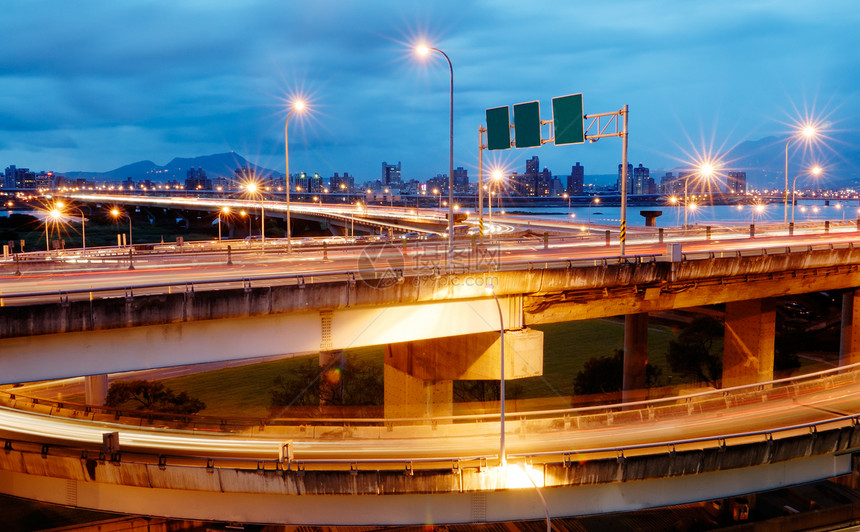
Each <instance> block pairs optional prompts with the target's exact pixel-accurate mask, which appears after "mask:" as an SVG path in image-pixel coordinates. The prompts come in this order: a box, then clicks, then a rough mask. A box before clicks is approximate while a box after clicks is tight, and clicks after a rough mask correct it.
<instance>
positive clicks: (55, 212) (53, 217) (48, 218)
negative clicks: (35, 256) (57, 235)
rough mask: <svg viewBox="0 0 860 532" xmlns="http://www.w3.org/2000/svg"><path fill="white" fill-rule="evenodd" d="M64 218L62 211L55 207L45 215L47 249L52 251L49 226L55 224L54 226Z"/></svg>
mask: <svg viewBox="0 0 860 532" xmlns="http://www.w3.org/2000/svg"><path fill="white" fill-rule="evenodd" d="M62 217H63V213H62V211H60V209H59V208H58V207H57V206H56V205H55V206H54V208H53V209H51V210H50V211H48V212H47V213H46V214H45V249H46V251H48V252H50V251H51V237H50V236H49V235H48V225H49V224H50V223H51V222H54V225H56V224H57V222H58V221H59V220H60V218H62Z"/></svg>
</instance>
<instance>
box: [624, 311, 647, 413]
mask: <svg viewBox="0 0 860 532" xmlns="http://www.w3.org/2000/svg"><path fill="white" fill-rule="evenodd" d="M647 366H648V314H647V313H644V312H643V313H640V314H628V315H626V316H625V317H624V378H623V381H622V390H623V391H622V395H621V397H622V400H623V401H638V400H642V399H645V397H646V396H647V386H648V378H647Z"/></svg>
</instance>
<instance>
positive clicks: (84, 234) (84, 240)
mask: <svg viewBox="0 0 860 532" xmlns="http://www.w3.org/2000/svg"><path fill="white" fill-rule="evenodd" d="M57 207H58V208H60V209H64V208H66V207H70V208H72V209H75V210H76V211H78V212H79V213H81V239H82V243H81V249H82V250H84V251H86V250H87V227H86V225H85V222H84V219H85V216H84V210H83V209H81V208H79V207H74V206H71V205H66V204H65V203H63V202H62V201H58V202H57Z"/></svg>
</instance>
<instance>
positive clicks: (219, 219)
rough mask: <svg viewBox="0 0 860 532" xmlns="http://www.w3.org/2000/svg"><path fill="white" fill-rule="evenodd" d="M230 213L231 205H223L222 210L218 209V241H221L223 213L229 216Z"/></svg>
mask: <svg viewBox="0 0 860 532" xmlns="http://www.w3.org/2000/svg"><path fill="white" fill-rule="evenodd" d="M229 214H230V207H227V206H226V205H225V206H223V207H221V210H220V211H218V242H220V241H221V216H222V215H225V216H227V215H229Z"/></svg>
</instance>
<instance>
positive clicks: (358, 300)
mask: <svg viewBox="0 0 860 532" xmlns="http://www.w3.org/2000/svg"><path fill="white" fill-rule="evenodd" d="M858 265H860V249H856V248H853V247H851V248H841V249H834V250H819V251H809V252H793V253H783V254H778V255H764V256H761V255H760V256H752V257H746V256H744V257H735V258H714V259H705V260H695V261H692V260H691V261H684V262H680V263H667V262H645V263H620V264H607V265H597V266H589V267H575V268H556V269H546V270H542V269H531V270H521V271H504V272H490V273H475V274H467V275H453V276H423V277H422V276H419V277H407V278H405V279H404V280H403V282H400V283H394V284H390V283H382V282H379V281H375V280H373V279H368V280H361V279H358V280H343V281H334V282H325V283H314V282H313V280H312V277H308V278H307V279H305V280H302V283H301V284H297V285H286V286H267V287H252V288H245V287H237V288H232V289H231V288H222V289H219V290H210V291H205V290H199V291H196V292H183V293H173V294H160V295H135V296H133V297H113V298H104V299H96V300H94V301H88V300H83V301H74V300H71V301H62V302H61V301H60V296H59V294H58V298H57V299H58V300H57V302H56V303H43V304H35V305H24V306H6V307H0V338H13V337H21V336H32V335H40V334H50V333H63V332H73V331H91V330H103V329H113V328H124V327H133V326H142V325H158V324H169V323H178V322H186V321H193V320H217V319H224V318H234V317H248V316H262V315H270V314H280V313H294V312H308V311H319V310H333V309H334V310H336V309H347V308H355V307H378V306H383V307H387V306H396V305H409V304H421V303H433V302H440V301H446V300H453V299H472V298H486V297H487V294H486V288H485V287H486V286H487V285H488V284H489V283H490V282H491V280H492V284H493V285H494V287H495V288H494V289H495V292H496V294H497V295H500V296H501V295H526V296H527V303H528V308H526V309H525V310H526V313H527V314H529V315H531V316H532V318H531V319H530V320H529V321H528V323H526V324H531V323H546V322H549V321H553V320H555V321H565V320H569V319H585V318H588V317H602V316H606V315H619V314H625V313H630V312H648V311H654V310H667V309H671V308H683V306H685V305H689V306H692V305H696V304H701V303H702V301H700V299H704V301H705V302H710V303H720V302H725V301H730V300H737V298H739V297H741V294H739V292H740V291H738V290H737V289H736V287H735V286H733V285H734V284H737V283H743V284H744V291H743V292H744V294H745V295H746V298H758V297H773V296H779V295H785V294H789V293H804V292H809V291H816V290H826V289H836V288H853V287H855V286H860V273H858ZM673 269H674V273H673ZM821 269H826V270H827V271H826V272H823V271H822V270H821ZM780 273H785V274H787V277H786V280H785V281H780V278H779V276H777V277H774V275H776V274H780ZM823 273H826V274H827V275H823ZM673 275H674V279H673V278H672V277H673ZM691 282H699V283H704V284H706V285H707V284H710V285H714V284H716V285H717V286H718V287H719V289H718V290H714V289H711V290H710V291H707V290H704V291H703V290H701V289H702V287H698V288H699V290H698V291H700V292H702V294H703V295H702V296H701V297H700V298H698V299H695V300H685V299H684V297H685V296H684V295H683V294H681V295H671V297H669V295H670V294H672V292H673V285H678V288H679V289H682V288H683V287H684V286H687V285H689V283H691ZM757 285H760V286H761V289H760V290H758V291H756V290H755V286H757ZM649 287H652V288H653V290H651V291H650V292H649V291H648V290H647V289H648V288H649ZM617 289H621V290H623V291H625V292H621V293H616V292H617ZM577 291H580V292H581V291H593V292H594V293H592V294H587V293H582V294H581V295H579V296H577V295H576V294H575V292H577ZM605 291H608V292H605ZM564 292H569V293H572V294H571V296H570V297H568V298H566V299H565V300H563V301H554V300H547V298H546V296H547V295H551V294H558V293H564ZM733 298H735V299H733ZM613 299H614V300H616V301H615V303H613V302H612V300H613ZM10 302H11V300H10ZM565 304H567V305H576V304H581V306H584V307H585V308H586V310H583V311H579V312H570V311H569V309H566V310H565V311H564V312H562V313H560V314H559V315H554V314H553V313H552V312H551V311H550V310H549V309H550V308H551V307H553V306H555V305H561V306H562V307H564V305H565ZM616 307H617V308H616ZM589 311H590V313H589Z"/></svg>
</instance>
